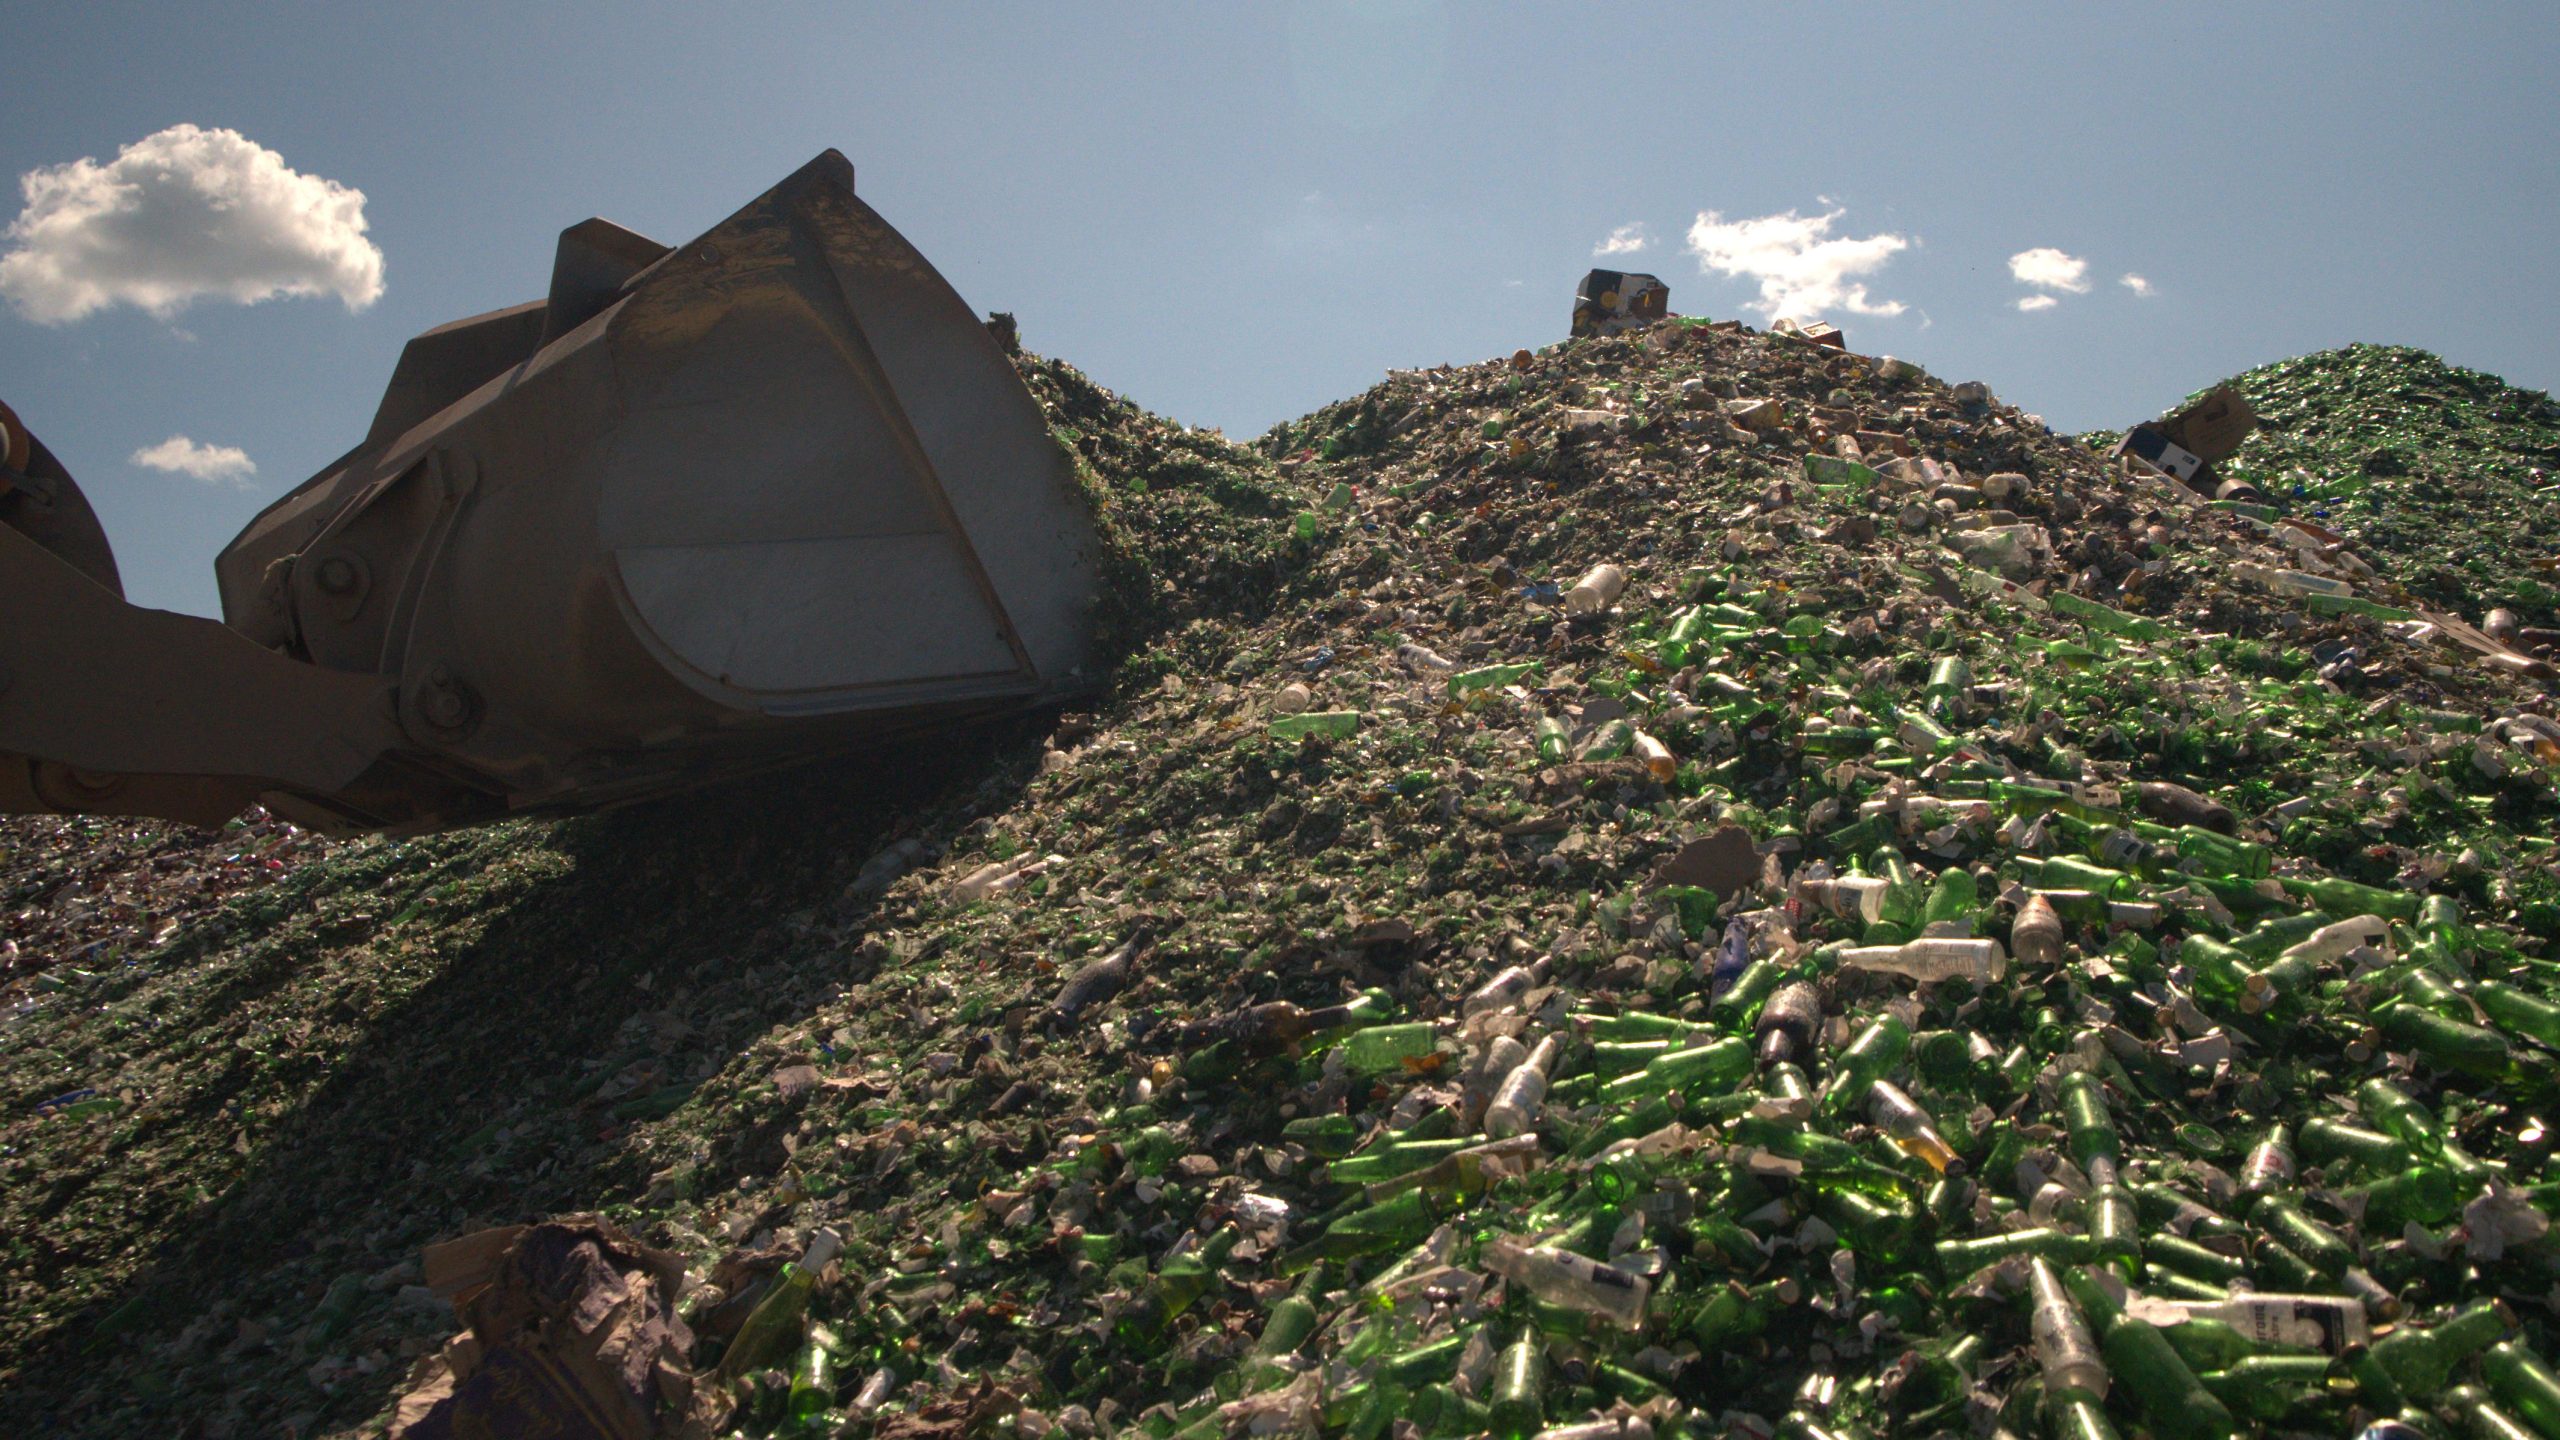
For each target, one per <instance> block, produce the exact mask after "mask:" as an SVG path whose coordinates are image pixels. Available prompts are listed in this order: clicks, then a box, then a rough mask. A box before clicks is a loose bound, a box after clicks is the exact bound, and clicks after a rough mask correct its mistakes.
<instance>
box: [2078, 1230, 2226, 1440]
mask: <svg viewBox="0 0 2560 1440" xmlns="http://www.w3.org/2000/svg"><path fill="white" fill-rule="evenodd" d="M2063 1283H2064V1285H2065V1287H2066V1288H2067V1289H2069V1290H2070V1292H2071V1297H2072V1298H2073V1299H2074V1300H2077V1301H2078V1302H2079V1303H2080V1308H2081V1311H2082V1312H2083V1313H2084V1314H2085V1315H2086V1316H2087V1317H2088V1320H2089V1323H2090V1325H2091V1327H2092V1328H2093V1329H2095V1330H2096V1331H2097V1334H2098V1351H2099V1354H2100V1355H2101V1356H2103V1357H2104V1358H2105V1360H2106V1362H2107V1373H2108V1375H2109V1376H2110V1377H2111V1378H2112V1379H2113V1381H2114V1383H2115V1385H2117V1386H2118V1387H2121V1388H2122V1390H2123V1391H2124V1392H2125V1393H2126V1394H2129V1395H2131V1396H2132V1397H2133V1399H2134V1403H2135V1404H2136V1406H2137V1407H2138V1408H2140V1410H2141V1411H2142V1414H2143V1417H2144V1419H2146V1420H2147V1421H2149V1422H2150V1427H2151V1429H2152V1431H2153V1433H2155V1434H2157V1435H2160V1436H2163V1437H2166V1440H2231V1436H2232V1434H2233V1433H2234V1432H2235V1431H2236V1429H2237V1428H2238V1426H2237V1422H2236V1421H2234V1420H2233V1419H2232V1418H2231V1412H2230V1411H2229V1410H2227V1409H2225V1408H2224V1407H2223V1404H2222V1402H2221V1401H2220V1400H2217V1399H2215V1398H2214V1395H2213V1392H2212V1391H2210V1390H2207V1389H2206V1388H2205V1387H2204V1385H2203V1384H2202V1383H2201V1382H2200V1381H2198V1380H2197V1379H2196V1374H2195V1371H2193V1370H2191V1369H2189V1368H2188V1366H2187V1362H2186V1361H2184V1360H2181V1359H2179V1358H2178V1352H2177V1351H2176V1350H2175V1349H2173V1348H2172V1347H2171V1346H2170V1344H2169V1341H2168V1337H2166V1336H2164V1335H2162V1334H2161V1333H2160V1331H2159V1329H2158V1328H2157V1327H2156V1326H2153V1325H2151V1324H2149V1323H2148V1322H2145V1321H2141V1320H2136V1319H2133V1318H2132V1317H2130V1316H2127V1315H2126V1314H2125V1313H2124V1312H2123V1311H2122V1310H2121V1309H2120V1308H2118V1307H2117V1306H2116V1304H2115V1303H2114V1302H2113V1301H2112V1300H2110V1299H2108V1298H2107V1296H2106V1294H2105V1292H2104V1291H2103V1290H2101V1289H2100V1288H2099V1286H2098V1284H2097V1282H2096V1281H2095V1280H2094V1279H2091V1278H2090V1277H2088V1276H2086V1275H2083V1274H2082V1273H2080V1272H2078V1271H2076V1270H2075V1271H2069V1272H2065V1273H2064V1275H2063Z"/></svg>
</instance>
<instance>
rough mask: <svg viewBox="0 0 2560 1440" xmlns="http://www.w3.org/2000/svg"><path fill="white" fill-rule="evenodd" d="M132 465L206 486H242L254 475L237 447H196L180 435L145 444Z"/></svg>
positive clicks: (254, 466)
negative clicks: (157, 442)
mask: <svg viewBox="0 0 2560 1440" xmlns="http://www.w3.org/2000/svg"><path fill="white" fill-rule="evenodd" d="M130 458H131V459H132V461H133V463H134V464H136V465H139V466H142V467H143V468H144V469H146V470H162V471H166V472H167V473H169V474H171V475H184V476H186V477H188V478H189V479H193V480H202V481H204V482H205V483H206V484H208V485H219V484H222V483H224V482H225V481H229V482H231V483H233V484H240V485H245V484H247V483H248V481H249V477H250V476H252V475H255V474H257V473H258V467H257V464H256V463H255V462H254V461H252V460H250V458H249V452H248V451H246V450H243V449H241V448H240V447H239V446H237V445H199V444H197V443H196V442H194V441H193V440H190V439H188V438H187V437H186V436H184V435H172V436H170V437H169V438H168V439H166V440H163V441H161V442H160V443H159V444H157V445H146V446H144V447H142V448H141V449H139V450H136V451H134V452H133V454H132V456H131V457H130Z"/></svg>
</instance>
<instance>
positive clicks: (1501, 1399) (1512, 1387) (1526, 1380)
mask: <svg viewBox="0 0 2560 1440" xmlns="http://www.w3.org/2000/svg"><path fill="white" fill-rule="evenodd" d="M1546 1388H1547V1344H1546V1340H1545V1338H1544V1337H1542V1336H1540V1335H1539V1334H1538V1332H1537V1329H1536V1327H1534V1326H1522V1327H1521V1330H1520V1333H1519V1335H1518V1336H1517V1337H1515V1338H1514V1339H1513V1340H1512V1342H1511V1343H1510V1344H1508V1345H1505V1346H1504V1347H1502V1353H1501V1355H1500V1356H1499V1357H1497V1358H1496V1359H1495V1361H1494V1366H1493V1390H1492V1393H1491V1396H1490V1397H1489V1398H1490V1400H1491V1402H1492V1408H1493V1433H1494V1434H1496V1435H1498V1436H1500V1437H1502V1440H1527V1437H1528V1436H1530V1435H1533V1434H1535V1433H1537V1430H1538V1427H1539V1426H1540V1425H1541V1424H1543V1423H1545V1420H1546Z"/></svg>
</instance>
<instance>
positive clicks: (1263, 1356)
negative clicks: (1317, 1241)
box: [1244, 1265, 1325, 1390]
mask: <svg viewBox="0 0 2560 1440" xmlns="http://www.w3.org/2000/svg"><path fill="white" fill-rule="evenodd" d="M1324 1285H1325V1267H1324V1266H1322V1265H1318V1266H1316V1267H1314V1268H1313V1269H1310V1270H1309V1271H1308V1272H1307V1274H1306V1278H1304V1279H1302V1280H1300V1281H1299V1282H1298V1288H1297V1289H1295V1290H1292V1291H1290V1292H1289V1293H1288V1295H1286V1296H1284V1297H1283V1298H1282V1299H1281V1300H1280V1302H1279V1303H1278V1304H1276V1305H1273V1306H1272V1307H1271V1318H1269V1319H1268V1320H1265V1321H1264V1322H1263V1324H1262V1334H1261V1336H1260V1337H1259V1338H1257V1339H1256V1340H1255V1341H1254V1342H1253V1349H1252V1351H1251V1352H1249V1353H1248V1355H1247V1356H1246V1359H1245V1365H1244V1375H1245V1385H1246V1387H1247V1388H1248V1389H1251V1390H1261V1389H1264V1388H1266V1387H1268V1386H1271V1385H1274V1384H1277V1383H1278V1382H1280V1381H1282V1380H1285V1379H1287V1378H1288V1377H1289V1376H1290V1375H1292V1374H1294V1373H1295V1372H1294V1370H1293V1369H1292V1368H1291V1366H1290V1364H1289V1361H1290V1359H1291V1357H1293V1356H1295V1355H1296V1354H1297V1353H1298V1351H1299V1350H1300V1349H1301V1348H1303V1347H1304V1346H1305V1345H1306V1343H1307V1340H1308V1339H1309V1337H1311V1336H1313V1335H1314V1334H1315V1333H1316V1326H1317V1325H1318V1323H1320V1322H1321V1321H1322V1319H1323V1316H1322V1315H1321V1314H1320V1313H1319V1312H1318V1311H1317V1309H1316V1302H1317V1301H1318V1300H1321V1299H1322V1298H1323V1297H1324Z"/></svg>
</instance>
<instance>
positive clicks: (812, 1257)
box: [718, 1230, 844, 1381]
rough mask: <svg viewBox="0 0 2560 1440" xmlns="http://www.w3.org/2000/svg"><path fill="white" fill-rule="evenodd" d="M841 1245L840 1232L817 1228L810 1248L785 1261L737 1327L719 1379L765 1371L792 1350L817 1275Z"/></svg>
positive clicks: (733, 1379)
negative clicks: (754, 1305)
mask: <svg viewBox="0 0 2560 1440" xmlns="http://www.w3.org/2000/svg"><path fill="white" fill-rule="evenodd" d="M843 1248H844V1238H843V1237H842V1236H840V1235H838V1234H836V1232H835V1231H833V1230H820V1231H818V1232H817V1233H816V1234H815V1235H812V1236H810V1237H809V1248H808V1249H807V1250H806V1251H804V1252H802V1254H801V1256H800V1258H799V1259H798V1260H797V1261H793V1262H788V1263H786V1264H784V1265H783V1267H782V1272H781V1273H780V1274H779V1275H776V1276H775V1277H774V1279H773V1283H772V1285H771V1286H770V1287H769V1288H768V1289H767V1290H766V1291H765V1295H764V1298H763V1299H762V1300H759V1301H757V1302H756V1308H755V1309H754V1310H752V1311H750V1312H749V1313H748V1315H747V1318H746V1321H745V1322H744V1323H743V1324H741V1325H739V1327H738V1334H737V1337H736V1338H735V1339H733V1340H731V1341H730V1342H729V1348H728V1349H727V1350H725V1351H723V1352H722V1353H721V1356H720V1365H719V1369H718V1374H719V1377H720V1378H721V1379H722V1380H724V1381H735V1380H736V1379H737V1378H738V1377H739V1376H741V1375H744V1374H746V1373H747V1372H749V1371H751V1370H762V1369H765V1368H767V1367H768V1366H770V1365H772V1364H773V1363H774V1362H775V1361H777V1360H780V1359H781V1358H782V1357H783V1356H785V1355H788V1354H790V1353H791V1352H792V1350H793V1349H794V1348H796V1346H797V1344H798V1342H799V1339H800V1332H801V1322H802V1319H803V1317H805V1316H806V1315H807V1314H808V1313H809V1297H810V1295H811V1293H812V1292H813V1291H815V1290H816V1289H817V1286H818V1275H819V1273H820V1272H821V1271H823V1270H825V1269H826V1268H827V1265H828V1263H829V1262H831V1261H833V1260H834V1259H835V1258H836V1253H837V1252H838V1251H840V1250H842V1249H843Z"/></svg>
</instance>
